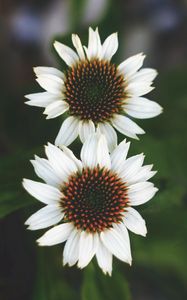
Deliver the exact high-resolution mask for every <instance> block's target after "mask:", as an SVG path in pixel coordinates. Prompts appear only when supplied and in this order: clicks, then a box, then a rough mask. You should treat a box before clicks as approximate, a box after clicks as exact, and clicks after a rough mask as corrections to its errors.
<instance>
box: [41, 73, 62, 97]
mask: <svg viewBox="0 0 187 300" xmlns="http://www.w3.org/2000/svg"><path fill="white" fill-rule="evenodd" d="M36 81H37V82H38V83H39V85H40V86H41V87H42V88H43V89H44V90H46V91H47V92H49V93H52V94H54V95H58V96H62V92H63V89H64V81H63V80H62V79H61V78H60V77H58V76H55V75H51V74H45V75H40V76H39V77H37V78H36Z"/></svg>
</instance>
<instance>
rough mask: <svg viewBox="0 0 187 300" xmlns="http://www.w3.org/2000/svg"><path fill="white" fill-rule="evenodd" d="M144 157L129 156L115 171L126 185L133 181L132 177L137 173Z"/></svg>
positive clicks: (140, 155)
mask: <svg viewBox="0 0 187 300" xmlns="http://www.w3.org/2000/svg"><path fill="white" fill-rule="evenodd" d="M144 158H145V156H144V155H143V153H142V154H138V155H135V156H131V157H130V158H128V159H127V160H126V161H125V162H124V163H121V165H120V166H119V167H118V169H116V171H117V172H118V173H119V174H120V176H121V177H122V178H123V180H124V182H126V183H127V184H128V183H129V182H130V181H131V180H133V178H134V176H136V174H137V172H139V170H140V168H141V166H142V164H143V161H144Z"/></svg>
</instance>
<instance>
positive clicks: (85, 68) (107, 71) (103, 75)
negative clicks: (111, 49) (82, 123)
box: [65, 59, 125, 124]
mask: <svg viewBox="0 0 187 300" xmlns="http://www.w3.org/2000/svg"><path fill="white" fill-rule="evenodd" d="M65 87H66V92H65V96H66V101H67V102H68V103H69V107H70V108H69V110H70V114H71V115H74V116H77V117H79V118H80V119H81V120H92V121H93V122H94V123H95V124H96V123H98V122H105V121H109V120H110V119H111V118H112V116H113V115H114V114H115V113H119V112H120V111H121V110H122V108H121V107H122V104H123V102H124V98H125V91H124V90H125V89H124V78H123V76H122V75H121V74H120V73H119V72H118V70H117V67H116V65H115V64H112V63H111V62H109V61H104V60H99V59H93V60H91V61H88V60H85V61H81V62H80V63H78V64H77V65H76V66H74V67H73V68H72V69H69V70H68V71H67V74H66V80H65Z"/></svg>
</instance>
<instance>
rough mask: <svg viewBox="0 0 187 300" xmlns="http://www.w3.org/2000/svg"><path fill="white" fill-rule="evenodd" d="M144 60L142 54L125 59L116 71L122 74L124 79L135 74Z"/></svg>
mask: <svg viewBox="0 0 187 300" xmlns="http://www.w3.org/2000/svg"><path fill="white" fill-rule="evenodd" d="M144 59H145V55H143V54H142V53H139V54H136V55H133V56H131V57H129V58H128V59H126V60H125V61H124V62H122V63H121V64H120V65H119V66H118V70H119V71H120V72H122V73H123V75H124V77H125V79H126V78H128V77H130V76H131V75H133V74H134V73H136V71H138V70H139V69H140V68H141V67H142V65H143V61H144Z"/></svg>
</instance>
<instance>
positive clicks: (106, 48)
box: [101, 32, 118, 60]
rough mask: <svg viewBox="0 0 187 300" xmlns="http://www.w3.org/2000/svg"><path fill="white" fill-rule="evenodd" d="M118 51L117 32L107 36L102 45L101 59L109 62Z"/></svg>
mask: <svg viewBox="0 0 187 300" xmlns="http://www.w3.org/2000/svg"><path fill="white" fill-rule="evenodd" d="M117 49H118V34H117V32H115V33H113V34H111V35H109V36H108V37H107V38H106V40H105V41H104V43H103V46H102V52H101V58H103V59H107V60H110V59H111V58H112V56H113V55H114V54H115V53H116V51H117Z"/></svg>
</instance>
